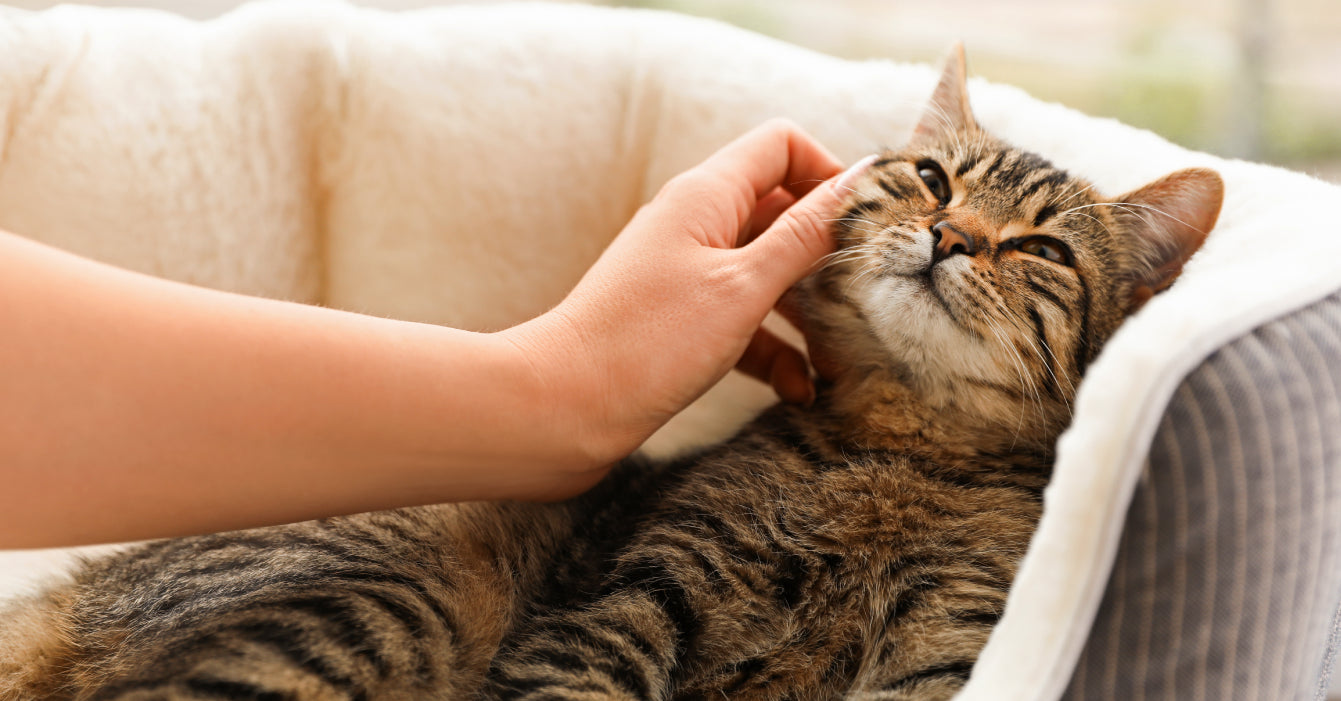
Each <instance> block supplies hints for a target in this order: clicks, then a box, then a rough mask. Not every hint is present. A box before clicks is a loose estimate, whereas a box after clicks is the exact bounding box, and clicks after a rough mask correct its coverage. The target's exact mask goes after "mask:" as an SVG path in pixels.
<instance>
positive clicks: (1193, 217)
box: [1112, 168, 1225, 311]
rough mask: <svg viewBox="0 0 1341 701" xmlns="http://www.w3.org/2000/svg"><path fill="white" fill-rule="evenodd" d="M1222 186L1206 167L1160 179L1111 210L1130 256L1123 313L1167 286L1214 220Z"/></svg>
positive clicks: (1216, 176)
mask: <svg viewBox="0 0 1341 701" xmlns="http://www.w3.org/2000/svg"><path fill="white" fill-rule="evenodd" d="M1224 194H1225V184H1224V181H1223V180H1221V179H1220V175H1219V174H1218V173H1216V172H1215V171H1213V170H1209V169H1206V168H1188V169H1187V170H1180V171H1177V172H1175V173H1171V174H1169V175H1166V176H1164V177H1162V178H1160V179H1159V180H1156V181H1155V182H1153V183H1150V184H1149V185H1146V186H1145V187H1143V188H1141V189H1139V190H1136V191H1135V192H1132V193H1129V194H1127V195H1126V196H1124V197H1122V198H1121V199H1120V200H1119V201H1118V202H1117V203H1116V204H1114V205H1113V208H1112V211H1113V216H1114V219H1116V220H1117V224H1118V227H1119V230H1120V231H1122V232H1124V233H1125V235H1126V236H1128V237H1129V240H1130V242H1131V245H1132V250H1134V251H1136V254H1137V255H1136V260H1135V261H1134V264H1133V270H1130V271H1128V274H1129V275H1130V278H1131V281H1130V284H1131V287H1130V290H1131V292H1130V295H1129V299H1128V311H1136V310H1137V309H1140V308H1141V305H1143V304H1145V303H1146V301H1147V300H1149V299H1150V298H1151V297H1152V296H1153V295H1155V294H1156V293H1158V292H1160V291H1162V290H1163V289H1164V288H1166V287H1168V286H1169V285H1171V284H1173V281H1174V280H1175V279H1177V277H1178V274H1179V273H1181V272H1182V271H1183V265H1184V264H1185V263H1187V260H1188V259H1189V258H1191V257H1192V254H1193V253H1196V252H1197V249H1199V248H1201V244H1202V242H1203V241H1205V240H1206V235H1207V234H1208V233H1210V231H1211V229H1212V228H1214V227H1215V220H1216V219H1218V218H1219V217H1220V204H1221V203H1222V202H1223V201H1224Z"/></svg>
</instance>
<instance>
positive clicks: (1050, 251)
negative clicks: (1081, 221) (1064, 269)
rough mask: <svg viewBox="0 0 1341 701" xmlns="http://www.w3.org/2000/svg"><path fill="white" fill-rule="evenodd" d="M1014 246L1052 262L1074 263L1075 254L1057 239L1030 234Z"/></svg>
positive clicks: (1069, 264) (1067, 264)
mask: <svg viewBox="0 0 1341 701" xmlns="http://www.w3.org/2000/svg"><path fill="white" fill-rule="evenodd" d="M1015 248H1016V249H1017V250H1019V251H1021V252H1023V253H1028V254H1029V255H1031V256H1038V257H1039V258H1042V259H1044V260H1050V261H1052V262H1054V263H1060V264H1062V265H1066V266H1074V265H1075V264H1076V259H1075V256H1073V255H1072V254H1071V249H1069V248H1067V247H1066V244H1064V243H1062V242H1061V241H1058V240H1057V239H1054V238H1051V237H1048V236H1030V237H1029V238H1027V239H1022V240H1021V241H1020V242H1019V243H1017V244H1015Z"/></svg>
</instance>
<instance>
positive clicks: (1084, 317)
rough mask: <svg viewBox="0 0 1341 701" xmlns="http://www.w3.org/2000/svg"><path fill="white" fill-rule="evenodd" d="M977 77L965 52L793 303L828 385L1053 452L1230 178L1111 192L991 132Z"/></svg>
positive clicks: (877, 169)
mask: <svg viewBox="0 0 1341 701" xmlns="http://www.w3.org/2000/svg"><path fill="white" fill-rule="evenodd" d="M964 75H965V74H964V58H963V52H962V49H960V48H959V47H956V50H955V51H954V52H953V53H952V56H951V58H950V60H949V61H948V63H947V65H946V68H945V72H944V74H943V75H942V77H941V80H940V83H939V84H938V85H937V87H936V90H935V93H934V94H933V96H932V98H931V102H930V105H929V106H928V107H927V109H926V111H925V114H924V115H923V117H922V119H921V121H920V123H919V124H918V125H917V128H916V130H915V131H914V134H913V136H912V138H911V139H910V141H909V142H908V143H907V144H906V145H905V146H904V147H903V148H901V149H898V150H895V151H889V152H886V153H882V154H880V156H879V158H878V160H876V161H875V163H874V164H873V165H872V166H871V167H869V168H868V169H867V170H866V171H865V172H864V173H863V174H862V175H860V176H859V177H858V178H857V179H856V180H855V181H854V182H853V183H852V184H851V192H850V194H849V195H848V196H847V199H846V201H845V203H844V205H843V207H842V209H841V210H840V212H839V213H838V214H836V215H835V216H836V219H835V222H834V231H835V235H836V238H837V240H838V242H839V248H840V250H839V251H838V252H837V253H836V254H835V255H834V256H833V257H832V258H831V259H830V260H829V261H828V262H827V265H825V267H823V268H821V269H820V270H819V271H817V272H816V273H815V274H813V275H812V276H811V277H809V278H807V279H806V280H805V281H804V282H803V283H802V284H801V285H800V286H799V287H798V289H797V292H796V294H794V295H793V296H792V299H791V300H789V303H790V304H792V305H793V308H794V309H795V310H797V311H799V313H800V316H802V317H803V318H804V324H805V326H806V327H807V336H808V337H809V339H810V340H811V343H812V353H813V354H814V356H815V359H816V362H817V366H818V367H820V368H821V372H822V373H824V374H826V375H830V376H835V377H836V378H837V379H839V380H841V381H845V382H846V383H847V384H848V385H849V386H856V385H860V384H861V383H867V384H872V383H875V384H878V383H879V382H882V381H883V382H886V383H889V384H898V385H900V387H901V388H903V389H906V391H911V392H912V393H913V394H914V395H916V396H917V397H918V398H919V399H920V400H921V401H922V402H923V403H925V405H926V406H928V407H930V408H931V410H933V411H937V412H945V413H947V414H950V415H954V416H956V417H959V418H960V420H964V421H974V422H980V424H981V427H982V429H983V430H984V431H988V430H990V429H992V428H994V427H995V428H998V429H1002V428H1004V429H1005V430H1007V431H1011V430H1013V431H1014V433H1015V434H1016V435H1017V436H1018V435H1019V434H1021V433H1024V434H1034V435H1035V437H1036V438H1038V439H1039V440H1040V441H1044V442H1047V441H1050V440H1051V439H1052V438H1055V435H1056V433H1057V432H1058V431H1060V429H1061V428H1062V427H1064V426H1065V424H1066V422H1067V421H1069V419H1070V402H1071V400H1072V398H1073V397H1074V394H1075V391H1076V384H1077V382H1078V380H1079V378H1080V376H1081V373H1082V372H1083V371H1084V369H1085V368H1086V366H1087V365H1088V364H1089V363H1090V362H1091V361H1092V360H1093V359H1094V357H1095V355H1096V354H1097V353H1098V351H1099V349H1100V347H1101V346H1102V345H1103V344H1104V342H1105V341H1107V340H1108V338H1109V337H1110V336H1111V335H1112V334H1113V332H1114V331H1115V330H1116V329H1117V327H1118V325H1119V324H1120V323H1121V322H1122V321H1123V319H1125V318H1126V317H1127V316H1129V315H1130V314H1131V313H1132V312H1134V311H1136V310H1137V309H1139V308H1140V307H1141V306H1142V305H1143V304H1144V303H1145V302H1146V301H1147V300H1148V299H1149V298H1150V297H1151V295H1153V294H1155V293H1158V292H1160V291H1161V290H1163V289H1165V288H1166V287H1168V286H1169V285H1170V284H1171V283H1172V282H1173V281H1174V279H1175V278H1176V277H1177V276H1178V274H1179V273H1180V271H1181V270H1182V268H1183V264H1184V263H1185V262H1186V261H1187V259H1188V258H1189V257H1190V256H1191V255H1192V254H1193V253H1194V252H1196V250H1197V249H1198V247H1199V246H1200V245H1201V243H1202V241H1203V240H1204V239H1205V237H1206V234H1207V232H1209V231H1210V230H1211V228H1212V227H1213V226H1214V224H1215V221H1216V218H1217V216H1218V214H1219V211H1220V203H1221V199H1222V193H1223V184H1222V182H1221V180H1220V177H1219V176H1218V175H1217V174H1216V173H1215V172H1213V171H1210V170H1205V169H1190V170H1182V171H1178V172H1176V173H1172V174H1170V175H1167V176H1165V177H1163V178H1160V179H1159V180H1156V181H1155V182H1153V183H1150V184H1149V185H1146V186H1145V187H1142V188H1140V189H1138V190H1136V191H1134V192H1131V193H1128V194H1126V195H1123V196H1120V197H1114V198H1107V197H1104V196H1102V195H1100V194H1099V193H1097V192H1096V191H1095V189H1094V187H1093V186H1092V185H1090V184H1089V183H1087V182H1085V181H1083V180H1081V179H1079V178H1076V177H1073V176H1071V175H1070V174H1068V173H1066V172H1065V171H1063V170H1060V169H1058V168H1057V167H1055V166H1053V165H1052V164H1051V163H1049V162H1048V161H1046V160H1044V159H1043V158H1041V157H1039V156H1037V155H1034V154H1032V153H1029V152H1026V151H1023V150H1020V149H1018V148H1015V147H1013V146H1011V145H1009V144H1007V143H1005V142H1004V141H1002V140H1000V139H998V138H996V137H994V136H992V135H990V134H988V133H987V132H985V131H983V130H982V129H981V128H980V127H979V126H978V124H977V123H976V122H975V121H974V118H973V114H972V112H971V111H970V109H969V102H968V94H967V91H966V89H965V85H964V80H965V77H964ZM867 389H868V390H870V391H872V392H874V395H873V396H880V395H881V392H885V394H888V391H887V390H881V389H879V388H878V387H877V388H874V389H873V388H870V387H868V388H867ZM1012 426H1013V427H1014V428H1013V429H1012V428H1011V427H1012Z"/></svg>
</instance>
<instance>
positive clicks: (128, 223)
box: [0, 2, 1341, 699]
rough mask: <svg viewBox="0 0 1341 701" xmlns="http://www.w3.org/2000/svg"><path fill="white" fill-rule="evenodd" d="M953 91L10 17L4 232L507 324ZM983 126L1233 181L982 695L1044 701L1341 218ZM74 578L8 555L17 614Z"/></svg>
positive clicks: (715, 429) (707, 417)
mask: <svg viewBox="0 0 1341 701" xmlns="http://www.w3.org/2000/svg"><path fill="white" fill-rule="evenodd" d="M969 49H970V60H971V57H972V47H969ZM970 67H971V66H970ZM934 76H935V70H934V69H932V68H929V67H922V66H898V65H892V64H887V63H865V64H854V63H847V62H841V61H838V60H835V59H832V58H828V57H824V56H820V55H816V54H813V53H810V52H806V51H803V50H800V49H796V48H794V47H790V46H786V45H784V44H780V43H778V42H774V41H771V40H768V39H764V38H761V37H758V36H755V35H752V34H749V33H746V32H742V31H740V30H735V29H732V28H729V27H725V26H722V25H718V24H714V23H710V22H706V21H702V20H692V19H688V18H682V17H674V16H666V15H660V14H655V13H645V12H636V11H620V10H603V9H593V8H584V7H574V6H545V5H535V6H525V7H515V8H508V7H490V8H481V9H474V8H450V9H442V10H431V11H423V12H416V13H412V14H405V15H389V14H382V13H377V12H373V11H367V10H355V9H352V8H348V7H345V6H343V5H339V4H333V3H320V2H306V3H303V2H290V3H283V4H270V5H255V6H251V7H248V8H244V9H243V10H241V11H239V12H236V13H233V14H231V15H228V16H225V17H224V18H221V19H219V20H216V21H213V22H209V23H205V24H196V23H190V22H186V21H184V20H180V19H176V18H173V17H171V16H168V15H164V14H158V13H152V12H145V11H126V10H121V11H107V10H95V9H89V8H80V7H65V8H59V9H57V10H52V11H49V12H47V13H44V14H40V15H31V14H28V13H22V12H17V11H12V10H0V227H3V228H5V229H8V230H11V231H16V232H18V233H22V234H25V235H28V236H31V237H33V238H36V239H39V240H43V241H48V242H51V243H53V244H56V245H59V246H63V247H66V248H69V249H72V250H75V251H79V252H82V253H85V254H87V255H90V256H93V257H96V258H100V259H103V260H108V261H112V262H115V263H117V264H120V265H124V266H127V267H131V268H135V269H139V270H144V271H147V272H151V273H155V274H160V275H164V276H167V277H173V278H177V279H183V280H188V281H192V282H196V283H199V284H203V285H211V286H215V287H221V288H225V289H232V290H238V291H243V292H248V293H253V294H264V295H271V296H278V297H284V298H289V299H297V300H302V301H308V302H320V303H326V304H330V305H333V306H339V307H344V308H349V309H354V310H358V311H364V312H368V313H374V314H381V315H387V316H395V317H402V318H407V319H416V320H422V321H430V322H437V323H446V324H452V325H457V326H464V327H470V328H490V327H498V326H502V325H506V324H509V323H513V322H516V321H518V320H521V319H524V318H526V317H528V316H531V315H533V314H536V313H538V312H540V311H543V310H544V309H545V308H546V307H547V306H548V305H550V304H552V303H553V302H554V301H556V300H557V299H558V298H559V297H561V296H562V294H563V293H564V291H565V290H566V289H567V288H568V287H569V286H570V285H571V284H572V283H573V282H574V281H576V279H577V278H578V277H579V276H580V275H581V273H582V271H583V270H584V269H585V267H586V266H587V265H588V264H589V263H590V261H592V260H593V259H594V258H595V256H596V255H597V254H598V253H599V251H600V250H601V248H602V247H603V246H604V245H605V243H606V242H607V241H608V240H609V239H610V237H611V236H613V235H614V234H615V233H616V232H617V231H618V229H619V227H620V225H621V224H622V222H623V221H624V220H625V219H626V218H627V217H628V216H629V215H630V214H631V213H632V212H633V211H634V209H635V208H636V207H637V206H638V204H639V203H640V202H642V201H643V200H645V199H646V198H647V197H648V196H650V194H652V193H654V192H655V191H656V189H657V187H658V186H659V185H660V184H661V183H662V182H664V181H665V180H666V179H667V178H668V177H670V176H671V175H673V174H674V173H676V172H678V171H679V170H681V169H683V168H685V167H687V166H689V165H691V164H693V163H695V162H696V161H698V160H699V159H701V158H702V157H703V156H705V155H706V154H708V153H710V152H711V151H712V150H713V149H715V148H716V147H717V146H719V145H721V144H722V143H725V142H726V141H727V140H729V139H730V138H732V137H733V136H735V135H737V134H739V133H741V132H743V131H745V130H746V129H748V128H749V127H751V126H753V125H755V124H757V123H758V122H760V121H763V120H764V119H766V118H768V117H772V116H777V115H784V116H789V117H791V118H793V119H795V120H796V121H798V122H800V123H801V124H802V125H803V126H805V127H806V128H807V129H809V130H810V131H811V132H812V133H814V134H815V135H817V136H818V137H819V138H821V140H823V141H824V142H825V143H827V144H828V145H830V147H831V148H833V149H834V150H835V152H837V153H838V154H839V155H840V156H842V157H843V158H845V159H848V160H853V159H855V158H857V157H859V156H860V155H862V154H864V153H867V152H869V151H871V150H874V149H875V148H876V147H878V146H880V145H882V144H894V143H897V142H899V141H901V140H902V139H903V138H905V136H906V135H907V133H908V131H909V130H910V129H911V127H912V124H913V122H914V121H915V120H916V117H917V115H918V112H919V111H920V109H921V105H922V102H923V101H924V100H925V98H926V96H927V95H928V94H929V93H930V90H931V86H932V81H933V79H934ZM972 100H973V103H974V108H975V111H976V113H977V115H978V118H979V121H981V122H982V123H983V124H984V125H985V126H986V127H987V128H989V129H991V130H992V131H994V132H996V133H998V134H999V135H1001V136H1003V137H1005V138H1007V139H1009V140H1012V141H1015V142H1016V143H1018V144H1020V145H1022V146H1026V147H1029V148H1031V149H1033V150H1036V151H1038V152H1040V153H1042V154H1044V155H1046V156H1048V157H1049V158H1051V159H1053V160H1054V161H1055V162H1057V163H1058V164H1059V165H1061V166H1063V167H1067V168H1070V169H1072V170H1074V171H1076V172H1078V173H1080V174H1082V175H1085V176H1086V177H1089V178H1091V179H1093V180H1094V181H1096V182H1097V183H1098V185H1099V187H1100V188H1101V189H1103V190H1104V191H1106V192H1109V193H1111V194H1117V193H1120V192H1122V191H1125V190H1128V189H1131V188H1134V187H1136V186H1138V185H1140V184H1142V183H1144V182H1146V181H1148V180H1151V179H1153V178H1155V177H1157V176H1159V175H1161V174H1163V173H1165V172H1168V171H1171V170H1174V169H1177V168H1180V167H1186V166H1190V165H1207V166H1210V167H1213V168H1216V169H1218V170H1219V171H1220V172H1221V173H1222V175H1223V176H1224V178H1225V181H1226V184H1227V192H1226V204H1225V208H1224V211H1223V214H1222V216H1221V223H1220V226H1219V227H1218V228H1217V230H1216V231H1215V233H1214V234H1213V235H1212V236H1211V239H1210V241H1209V242H1208V243H1207V245H1206V247H1205V249H1204V251H1203V252H1202V253H1201V254H1199V255H1198V256H1197V257H1196V259H1194V261H1193V262H1192V264H1190V265H1189V266H1188V269H1187V272H1186V274H1185V275H1184V277H1183V279H1182V280H1181V281H1180V282H1179V284H1178V285H1177V286H1176V287H1175V288H1174V290H1172V291H1171V292H1170V293H1168V294H1166V295H1163V296H1162V297H1160V298H1157V299H1156V300H1155V301H1154V302H1152V303H1151V304H1150V305H1149V306H1148V307H1147V308H1146V309H1145V310H1144V311H1143V312H1142V313H1141V314H1140V315H1139V317H1138V318H1136V319H1134V320H1133V321H1132V322H1131V323H1129V324H1128V325H1127V326H1126V327H1125V328H1124V329H1123V330H1122V331H1121V332H1120V333H1119V334H1118V336H1117V337H1116V338H1114V339H1113V341H1112V342H1111V343H1110V345H1109V347H1108V348H1107V350H1106V351H1105V352H1104V354H1103V357H1101V358H1100V360H1099V361H1098V362H1097V363H1096V364H1095V365H1094V366H1093V368H1092V369H1091V370H1090V375H1089V377H1088V379H1087V380H1086V382H1085V384H1084V386H1083V387H1082V388H1081V392H1080V396H1079V397H1078V398H1077V401H1076V417H1075V421H1074V425H1073V426H1072V428H1071V430H1070V431H1068V432H1067V434H1066V435H1065V436H1064V437H1063V439H1062V442H1061V444H1060V446H1059V451H1060V461H1059V464H1058V466H1057V474H1056V478H1055V480H1054V482H1053V484H1052V486H1051V487H1050V488H1049V490H1048V493H1047V507H1046V511H1045V516H1044V519H1043V522H1042V524H1041V526H1040V529H1039V532H1038V534H1037V536H1036V537H1035V540H1034V545H1033V548H1032V550H1031V552H1030V554H1029V556H1028V558H1026V561H1025V563H1024V566H1023V567H1022V569H1021V572H1020V575H1019V579H1018V581H1017V584H1016V587H1015V591H1014V593H1013V594H1012V597H1011V600H1010V605H1009V607H1008V609H1007V612H1006V615H1005V617H1004V618H1003V620H1002V622H1001V625H1000V626H999V627H998V629H997V631H996V632H995V634H994V635H993V637H992V640H991V642H990V643H989V644H988V647H987V649H986V650H985V651H984V653H983V656H982V658H981V660H980V661H979V664H978V667H977V668H976V670H975V673H974V676H973V679H972V680H971V681H970V683H969V686H968V688H967V689H966V690H965V691H964V692H963V694H962V695H961V698H965V699H989V698H990V699H1052V698H1056V697H1057V696H1058V695H1059V694H1060V692H1061V690H1062V688H1063V687H1064V685H1065V683H1066V682H1067V680H1068V679H1069V677H1070V671H1071V667H1072V666H1073V664H1074V661H1075V659H1076V656H1077V655H1078V654H1079V651H1080V646H1081V645H1082V644H1083V642H1084V639H1085V635H1086V633H1087V631H1088V628H1089V622H1090V620H1091V619H1092V617H1093V614H1094V611H1095V608H1096V607H1097V606H1098V603H1099V597H1100V596H1101V594H1102V591H1103V586H1104V584H1105V582H1106V579H1107V575H1108V571H1109V567H1110V566H1111V562H1112V557H1113V553H1114V551H1115V548H1116V544H1117V538H1118V536H1119V534H1120V532H1121V531H1120V529H1121V524H1122V519H1123V516H1124V514H1125V512H1126V507H1127V503H1128V500H1129V498H1130V494H1131V490H1132V488H1133V486H1134V484H1135V482H1136V479H1137V477H1138V474H1139V467H1140V463H1141V461H1142V459H1143V457H1144V455H1145V452H1146V448H1147V445H1148V442H1149V439H1150V434H1151V432H1152V431H1153V428H1154V426H1155V423H1156V421H1157V420H1158V417H1159V415H1160V413H1161V412H1162V410H1163V406H1164V403H1165V401H1166V400H1167V398H1168V396H1169V394H1170V393H1171V391H1172V389H1173V387H1174V386H1175V385H1176V383H1177V382H1178V381H1179V380H1180V379H1181V377H1182V376H1183V374H1184V373H1185V372H1186V371H1187V370H1188V369H1190V368H1191V367H1193V366H1194V365H1195V364H1196V363H1197V362H1198V361H1199V360H1200V359H1201V358H1202V357H1204V356H1205V355H1206V354H1207V353H1208V352H1210V351H1211V350H1212V349H1213V348H1215V347H1216V346H1217V345H1219V344H1220V343H1222V342H1223V341H1225V340H1227V339H1228V338H1230V337H1232V336H1233V335H1235V334H1237V333H1240V332H1242V331H1245V330H1247V329H1249V328H1251V327H1252V326H1253V325H1255V324H1257V323H1259V322H1260V321H1262V320H1265V319H1267V318H1270V317H1272V316H1274V315H1277V314H1279V313H1282V312H1284V311H1287V310H1289V309H1291V308H1294V307H1296V306H1299V305H1302V304H1304V303H1306V302H1308V301H1311V300H1313V299H1315V298H1318V297H1320V296H1323V295H1325V294H1326V293H1327V292H1329V291H1331V290H1332V289H1333V288H1335V287H1337V286H1338V285H1341V237H1337V236H1331V235H1328V227H1327V226H1326V223H1327V222H1329V221H1330V219H1329V217H1330V216H1332V215H1333V213H1334V212H1336V211H1338V209H1341V191H1338V190H1337V189H1336V188H1334V187H1331V186H1328V185H1325V184H1323V183H1321V182H1318V181H1315V180H1311V179H1309V178H1307V177H1304V176H1301V175H1297V174H1293V173H1287V172H1283V171H1279V170H1274V169H1270V168H1266V167H1262V166H1256V165H1250V164H1245V163H1234V162H1226V161H1222V160H1220V159H1216V158H1213V157H1210V156H1206V155H1203V154H1196V153H1190V152H1187V151H1184V150H1182V149H1179V148H1176V147H1174V146H1171V145H1169V144H1167V143H1166V142H1164V141H1162V140H1160V139H1158V138H1157V137H1154V136H1152V135H1150V134H1147V133H1144V132H1140V131H1137V130H1133V129H1130V128H1128V127H1124V126H1122V125H1119V124H1116V123H1114V122H1111V121H1104V120H1096V119H1091V118H1087V117H1084V116H1082V115H1080V114H1077V113H1075V112H1072V111H1070V110H1067V109H1064V108H1062V107H1058V106H1055V105H1047V104H1042V103H1039V102H1037V101H1035V100H1032V99H1031V98H1028V97H1027V96H1025V95H1023V94H1022V93H1020V92H1019V91H1016V90H1014V89H1011V88H1007V87H1003V86H994V85H988V84H984V83H974V84H973V86H972ZM767 400H768V397H767V394H766V393H764V392H762V391H761V390H759V388H757V387H755V386H753V385H750V384H749V383H747V382H745V381H743V380H740V379H730V380H728V381H727V382H726V383H724V384H723V386H721V387H719V388H718V389H716V390H714V391H713V392H712V393H710V394H709V396H708V397H706V398H705V400H704V401H703V402H702V403H701V404H700V405H699V406H697V407H695V408H694V409H693V410H691V411H690V412H688V413H687V414H686V415H685V416H683V417H681V418H680V419H678V420H677V421H676V422H675V423H674V424H673V425H672V427H670V430H668V431H667V432H666V433H664V434H662V435H660V436H658V438H657V439H655V441H656V442H655V445H654V446H653V448H654V449H655V450H661V451H664V450H669V449H671V448H672V447H674V446H676V445H682V444H684V443H685V442H686V441H691V440H710V439H713V438H717V437H720V436H723V435H724V434H726V433H728V432H729V431H730V430H731V428H732V427H733V426H734V425H735V424H736V423H737V422H738V421H739V420H740V419H741V418H742V417H743V416H745V415H747V414H748V413H749V412H750V411H752V410H753V409H754V408H756V407H758V406H759V405H760V404H761V403H763V402H765V401H767ZM128 508H134V507H133V505H129V506H128ZM67 560H68V555H66V554H65V553H61V552H57V553H19V554H9V555H0V595H3V594H4V593H6V592H11V593H12V592H15V591H19V590H21V589H23V588H25V587H26V586H28V583H30V582H32V581H33V580H34V578H38V577H40V576H42V574H43V573H44V572H49V571H52V570H59V569H60V568H61V567H63V566H64V562H66V561H67Z"/></svg>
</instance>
